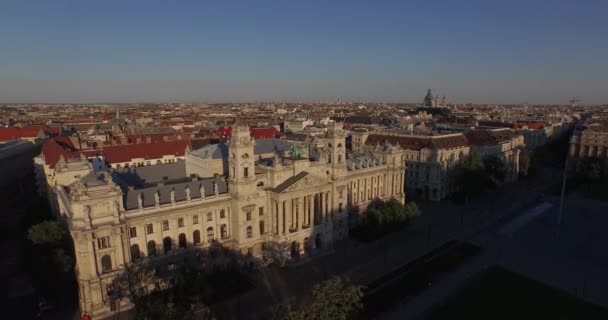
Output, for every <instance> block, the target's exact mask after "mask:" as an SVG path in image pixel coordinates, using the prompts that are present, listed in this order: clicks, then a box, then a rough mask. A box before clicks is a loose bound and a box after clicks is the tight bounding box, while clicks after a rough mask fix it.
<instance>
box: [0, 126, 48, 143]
mask: <svg viewBox="0 0 608 320" xmlns="http://www.w3.org/2000/svg"><path fill="white" fill-rule="evenodd" d="M40 131H42V132H44V133H45V134H47V135H53V134H54V133H55V131H54V130H53V129H51V128H49V127H47V126H41V127H23V128H19V127H9V128H0V141H7V140H13V139H23V138H36V137H37V136H38V134H39V133H40Z"/></svg>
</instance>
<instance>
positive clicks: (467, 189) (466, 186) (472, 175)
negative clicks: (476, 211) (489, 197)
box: [456, 153, 486, 202]
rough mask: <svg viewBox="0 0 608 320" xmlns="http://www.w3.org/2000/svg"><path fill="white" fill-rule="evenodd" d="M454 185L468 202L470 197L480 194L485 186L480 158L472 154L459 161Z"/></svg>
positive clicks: (482, 164)
mask: <svg viewBox="0 0 608 320" xmlns="http://www.w3.org/2000/svg"><path fill="white" fill-rule="evenodd" d="M456 183H457V184H458V185H459V186H460V188H461V190H462V193H463V195H464V197H465V202H469V200H470V198H471V196H473V195H476V194H479V193H481V192H482V191H483V190H484V188H485V186H486V174H485V168H484V163H483V161H482V160H481V157H480V156H479V155H478V154H476V153H472V154H470V155H469V156H468V157H465V158H464V159H462V160H461V161H460V163H459V164H458V167H457V173H456Z"/></svg>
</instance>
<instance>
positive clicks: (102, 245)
mask: <svg viewBox="0 0 608 320" xmlns="http://www.w3.org/2000/svg"><path fill="white" fill-rule="evenodd" d="M97 246H98V247H99V249H106V248H109V247H110V237H99V238H98V239H97Z"/></svg>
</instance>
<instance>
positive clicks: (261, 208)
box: [258, 207, 264, 216]
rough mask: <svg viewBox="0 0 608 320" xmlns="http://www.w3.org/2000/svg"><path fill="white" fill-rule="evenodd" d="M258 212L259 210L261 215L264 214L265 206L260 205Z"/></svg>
mask: <svg viewBox="0 0 608 320" xmlns="http://www.w3.org/2000/svg"><path fill="white" fill-rule="evenodd" d="M258 212H259V214H260V216H263V215H264V207H259V208H258Z"/></svg>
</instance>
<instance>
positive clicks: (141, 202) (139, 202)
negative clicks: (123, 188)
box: [137, 192, 144, 209]
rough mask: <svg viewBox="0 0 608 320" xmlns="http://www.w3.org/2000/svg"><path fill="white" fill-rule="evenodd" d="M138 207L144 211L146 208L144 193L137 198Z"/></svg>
mask: <svg viewBox="0 0 608 320" xmlns="http://www.w3.org/2000/svg"><path fill="white" fill-rule="evenodd" d="M137 207H138V208H139V209H143V207H144V194H143V192H142V193H140V194H139V195H138V196H137Z"/></svg>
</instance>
